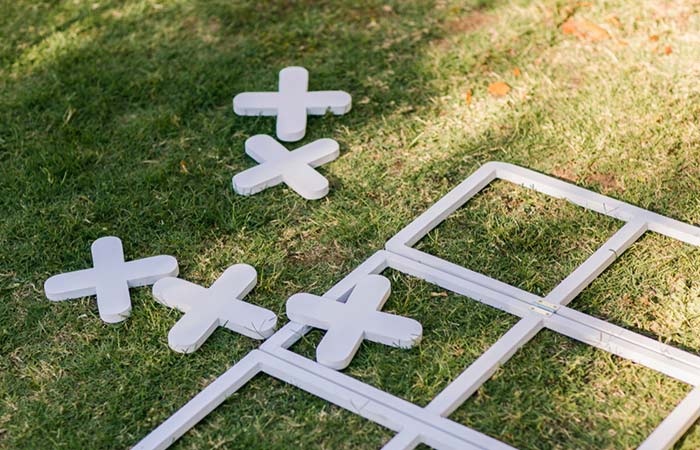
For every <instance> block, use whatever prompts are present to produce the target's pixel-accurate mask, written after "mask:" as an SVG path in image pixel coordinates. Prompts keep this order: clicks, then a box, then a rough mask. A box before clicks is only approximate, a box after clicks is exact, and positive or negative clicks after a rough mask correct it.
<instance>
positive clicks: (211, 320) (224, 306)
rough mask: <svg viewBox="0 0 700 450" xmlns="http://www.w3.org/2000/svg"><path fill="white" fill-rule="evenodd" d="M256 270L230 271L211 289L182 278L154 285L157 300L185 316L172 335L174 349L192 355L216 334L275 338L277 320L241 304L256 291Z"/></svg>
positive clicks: (264, 311)
mask: <svg viewBox="0 0 700 450" xmlns="http://www.w3.org/2000/svg"><path fill="white" fill-rule="evenodd" d="M257 277H258V275H257V273H256V272H255V269H254V268H253V267H252V266H249V265H247V264H236V265H234V266H231V267H229V268H228V269H226V271H225V272H224V273H223V275H221V276H220V277H219V279H218V280H216V281H215V282H214V284H213V285H212V286H211V287H210V288H208V289H207V288H203V287H201V286H198V285H196V284H194V283H190V282H189V281H185V280H181V279H179V278H172V277H168V278H163V279H162V280H159V281H158V282H157V283H156V284H154V285H153V296H154V297H155V298H156V299H157V300H158V301H159V302H160V303H162V304H164V305H166V306H169V307H171V308H176V309H179V310H180V311H182V312H184V313H185V316H184V317H182V318H181V319H180V320H179V321H178V322H177V323H176V324H175V326H173V328H172V329H171V330H170V333H169V334H168V344H169V345H170V348H172V349H173V350H175V351H176V352H180V353H192V352H194V351H195V350H197V349H198V348H199V347H200V346H201V345H202V344H203V343H204V341H206V340H207V338H208V337H209V336H211V334H212V333H213V332H214V330H216V328H217V327H226V328H228V329H229V330H232V331H235V332H237V333H240V334H242V335H244V336H248V337H250V338H253V339H265V338H268V337H269V336H271V335H272V333H273V331H274V330H275V325H276V324H277V316H276V315H275V314H274V313H273V312H272V311H269V310H267V309H265V308H261V307H259V306H256V305H252V304H250V303H247V302H244V301H243V300H241V299H242V298H243V297H245V296H246V295H247V294H248V293H249V292H250V291H251V290H252V289H253V287H255V284H256V282H257Z"/></svg>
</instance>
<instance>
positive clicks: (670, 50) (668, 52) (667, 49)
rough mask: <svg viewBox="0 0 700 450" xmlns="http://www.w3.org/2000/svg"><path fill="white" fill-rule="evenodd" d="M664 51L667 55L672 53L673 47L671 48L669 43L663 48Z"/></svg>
mask: <svg viewBox="0 0 700 450" xmlns="http://www.w3.org/2000/svg"><path fill="white" fill-rule="evenodd" d="M664 53H665V54H667V55H670V54H671V53H673V49H672V48H671V46H670V45H667V46H666V48H664Z"/></svg>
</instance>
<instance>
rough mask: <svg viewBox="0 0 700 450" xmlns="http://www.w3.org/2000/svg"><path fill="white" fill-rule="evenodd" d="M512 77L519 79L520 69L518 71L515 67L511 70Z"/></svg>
mask: <svg viewBox="0 0 700 450" xmlns="http://www.w3.org/2000/svg"><path fill="white" fill-rule="evenodd" d="M513 75H515V76H516V77H519V76H520V69H518V68H517V67H516V68H515V69H513Z"/></svg>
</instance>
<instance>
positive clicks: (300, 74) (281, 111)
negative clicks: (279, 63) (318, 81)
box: [233, 67, 352, 142]
mask: <svg viewBox="0 0 700 450" xmlns="http://www.w3.org/2000/svg"><path fill="white" fill-rule="evenodd" d="M308 89H309V72H308V71H307V70H306V69H304V68H303V67H287V68H284V69H282V70H281V71H280V79H279V92H242V93H240V94H238V95H236V96H235V97H234V98H233V111H234V112H235V113H236V114H238V115H239V116H277V138H278V139H280V140H282V141H287V142H294V141H298V140H299V139H302V138H303V137H304V135H305V134H306V115H307V114H311V115H316V116H322V115H324V114H326V113H327V112H328V111H330V112H332V113H333V114H335V115H341V114H345V113H346V112H348V111H350V108H351V106H352V97H350V94H348V93H347V92H344V91H312V92H309V91H308Z"/></svg>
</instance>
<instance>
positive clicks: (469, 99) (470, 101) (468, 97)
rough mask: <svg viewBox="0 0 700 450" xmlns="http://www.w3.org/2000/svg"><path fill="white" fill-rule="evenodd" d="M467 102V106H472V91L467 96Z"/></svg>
mask: <svg viewBox="0 0 700 450" xmlns="http://www.w3.org/2000/svg"><path fill="white" fill-rule="evenodd" d="M465 100H466V102H467V105H471V104H472V90H471V89H469V90H467V95H466V97H465Z"/></svg>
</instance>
